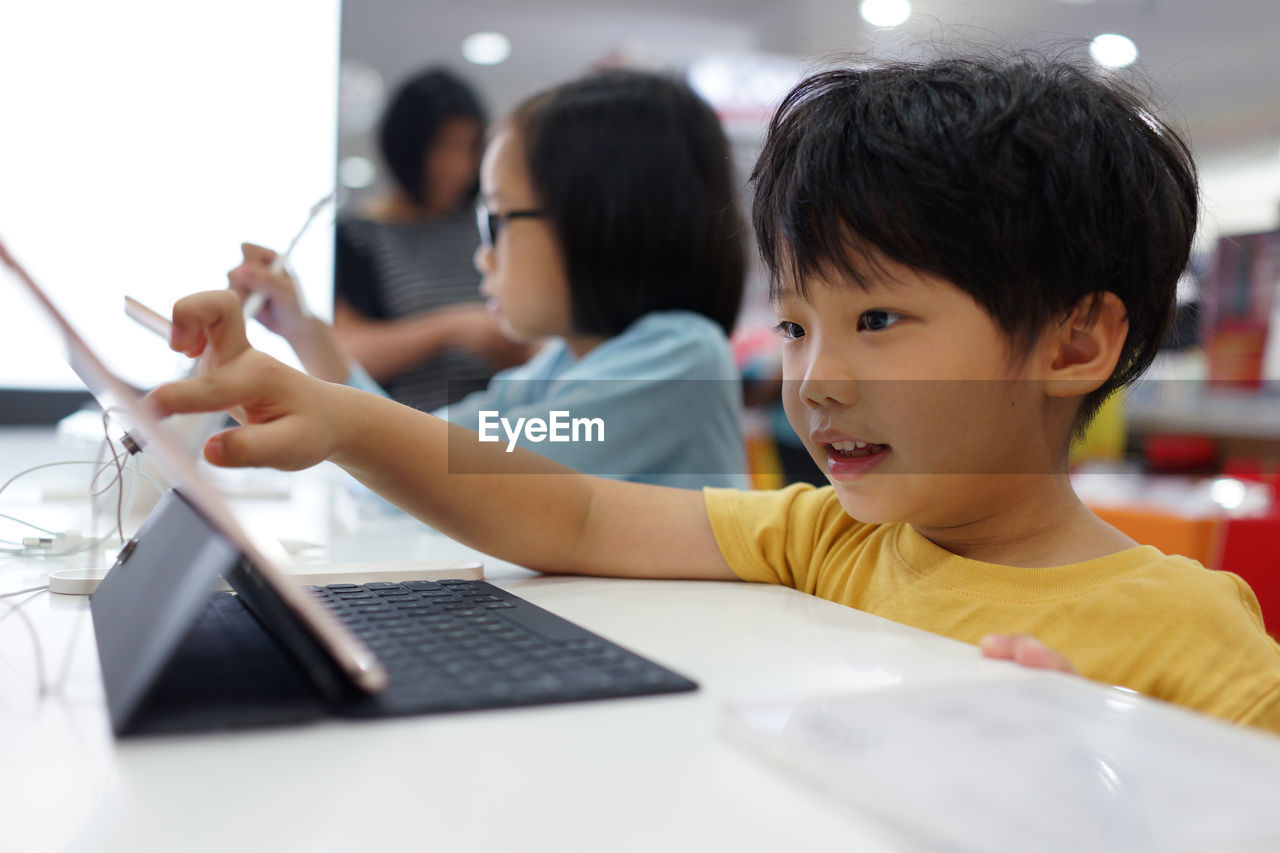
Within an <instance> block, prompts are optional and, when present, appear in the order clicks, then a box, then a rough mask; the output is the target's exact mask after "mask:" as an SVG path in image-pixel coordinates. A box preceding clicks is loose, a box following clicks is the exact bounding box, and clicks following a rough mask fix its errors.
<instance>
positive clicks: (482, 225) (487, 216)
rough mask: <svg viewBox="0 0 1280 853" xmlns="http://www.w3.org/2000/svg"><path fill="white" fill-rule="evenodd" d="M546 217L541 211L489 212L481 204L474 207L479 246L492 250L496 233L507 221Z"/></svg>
mask: <svg viewBox="0 0 1280 853" xmlns="http://www.w3.org/2000/svg"><path fill="white" fill-rule="evenodd" d="M541 216H546V212H545V211H542V210H504V211H502V212H501V213H499V212H498V211H495V210H490V209H489V208H488V207H486V206H484V205H483V204H478V205H476V228H478V229H479V230H480V245H481V246H484V247H485V248H486V249H492V248H493V247H494V244H495V243H497V242H498V232H499V231H501V230H502V223H503V222H506V221H507V220H508V219H537V218H538V217H541Z"/></svg>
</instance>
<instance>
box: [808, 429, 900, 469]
mask: <svg viewBox="0 0 1280 853" xmlns="http://www.w3.org/2000/svg"><path fill="white" fill-rule="evenodd" d="M810 439H811V441H812V443H813V445H814V446H817V447H821V448H822V449H823V450H825V451H826V454H827V461H826V466H825V468H824V470H826V472H827V473H828V474H829V475H830V476H831V479H833V480H855V479H857V478H858V477H861V476H862V475H863V474H866V473H868V472H869V471H871V470H872V469H873V468H875V466H876V465H877V464H878V463H879V462H880V461H881V460H883V459H884V458H885V457H886V456H887V455H888V454H889V452H890V450H891V449H892V448H890V447H889V445H887V444H879V443H876V442H872V441H863V440H861V439H857V438H850V437H849V436H846V435H845V434H843V433H841V432H838V431H836V430H827V429H823V430H818V431H817V432H814V433H813V434H812V435H810Z"/></svg>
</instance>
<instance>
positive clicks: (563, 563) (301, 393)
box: [150, 291, 736, 580]
mask: <svg viewBox="0 0 1280 853" xmlns="http://www.w3.org/2000/svg"><path fill="white" fill-rule="evenodd" d="M239 308H240V305H239V300H238V299H237V298H236V297H235V296H234V295H233V294H231V293H229V292H226V291H222V292H213V293H201V294H197V295H195V296H191V297H187V298H186V299H183V300H181V301H179V302H178V304H177V305H176V306H174V312H173V322H174V331H173V338H172V340H171V345H172V346H173V348H174V349H176V350H178V351H180V352H184V353H186V354H187V355H190V356H192V357H195V356H199V355H201V354H203V353H205V351H206V350H209V352H208V354H206V356H205V360H206V362H207V363H208V365H209V367H210V368H211V369H209V370H207V371H205V373H204V375H202V376H200V377H197V378H193V379H188V380H185V381H182V382H175V383H172V384H169V385H164V386H161V387H160V388H157V389H156V390H155V391H153V392H152V393H151V396H150V399H151V401H152V404H153V406H154V407H155V409H156V411H157V413H158V414H161V415H167V414H174V413H179V412H196V411H216V410H220V409H228V408H231V407H234V406H239V407H240V408H241V409H243V412H244V417H245V422H244V425H243V426H241V427H238V428H234V429H231V430H227V431H225V432H222V433H219V434H218V435H215V436H213V437H212V438H211V439H210V440H209V442H208V443H207V444H206V446H205V456H206V458H207V459H208V460H209V461H210V462H212V463H213V464H215V465H226V466H246V465H260V466H269V467H275V468H281V469H285V470H296V469H300V468H305V467H308V466H310V465H314V464H316V463H318V462H321V461H324V460H326V459H328V460H331V461H333V462H335V463H336V464H338V465H340V466H341V467H342V468H344V469H345V470H347V471H348V472H350V473H351V474H352V476H354V477H356V479H358V480H360V481H361V482H362V483H364V484H365V485H367V486H368V487H370V488H371V489H373V490H374V491H376V492H378V493H379V494H381V495H382V496H384V497H386V498H387V499H388V500H390V501H392V502H393V503H395V504H397V505H399V506H400V507H401V508H403V509H405V510H406V511H408V512H410V513H412V514H413V515H415V516H417V517H418V518H421V519H422V520H424V521H426V522H427V523H429V524H431V525H432V526H433V527H435V528H437V529H438V530H441V531H442V532H444V533H446V534H448V535H449V536H451V537H453V538H455V539H458V540H459V541H461V542H464V543H466V544H468V545H471V546H472V547H475V548H477V549H479V550H482V551H484V552H486V553H489V554H492V555H494V556H496V557H499V558H501V559H505V560H510V561H512V562H515V563H519V564H520V565H523V566H527V567H529V568H531V569H537V570H540V571H547V572H565V573H573V574H596V575H616V576H626V577H663V578H702V579H725V580H728V579H733V578H735V577H736V575H735V574H734V573H733V571H732V570H731V569H730V568H729V566H728V564H727V563H726V562H725V560H724V558H723V557H722V556H721V554H720V550H719V548H718V547H717V546H716V542H715V537H714V535H713V534H712V532H711V524H710V521H709V520H708V518H707V513H706V509H705V506H704V504H703V498H702V494H701V493H700V492H697V491H693V490H686V489H670V488H663V487H658V486H645V485H639V484H636V483H624V482H618V481H613V480H604V479H599V478H596V477H588V476H586V475H583V474H579V473H576V472H574V471H572V470H571V469H569V468H566V467H564V466H562V465H558V464H556V463H554V462H551V461H549V460H546V459H543V458H542V457H540V456H538V455H536V454H534V453H530V452H527V451H523V450H520V449H517V450H516V451H515V452H514V453H507V452H506V446H505V443H503V442H495V443H480V442H479V441H478V440H477V435H476V433H474V432H471V431H469V430H466V429H464V428H462V427H458V426H453V425H450V424H448V423H446V422H445V421H442V420H440V419H438V418H435V417H433V416H431V415H428V414H425V413H423V412H419V411H416V410H414V409H410V408H408V407H406V406H401V405H399V404H396V403H393V402H392V401H390V400H386V399H382V398H379V397H375V396H372V395H369V394H365V393H362V392H359V391H355V390H353V389H350V388H345V387H342V386H339V385H332V384H328V383H324V382H320V381H318V380H315V379H313V378H312V377H309V376H307V375H306V374H303V373H299V372H298V371H295V370H292V369H290V368H288V367H286V366H285V365H282V364H280V363H279V362H277V361H275V360H274V359H271V358H270V357H268V356H266V355H263V354H262V353H260V352H258V351H256V350H254V349H252V348H251V347H250V346H249V344H248V341H247V339H246V338H245V334H244V320H243V317H242V316H241V314H240V310H239ZM451 470H452V471H453V472H454V473H450V471H451ZM459 472H468V473H459ZM480 472H482V473H480Z"/></svg>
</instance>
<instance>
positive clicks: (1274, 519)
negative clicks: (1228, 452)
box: [1212, 459, 1280, 639]
mask: <svg viewBox="0 0 1280 853" xmlns="http://www.w3.org/2000/svg"><path fill="white" fill-rule="evenodd" d="M1222 469H1223V470H1222V472H1223V473H1224V474H1226V475H1227V476H1228V477H1235V478H1236V479H1238V480H1250V481H1253V482H1255V483H1265V484H1267V485H1269V486H1271V494H1272V500H1271V507H1270V509H1269V510H1268V511H1267V514H1266V515H1263V516H1257V517H1254V518H1224V519H1223V520H1222V521H1221V523H1220V526H1219V528H1218V536H1217V542H1218V546H1217V549H1216V553H1215V554H1214V559H1213V563H1212V566H1213V568H1215V569H1223V570H1225V571H1228V572H1234V573H1235V574H1237V575H1239V576H1240V577H1242V578H1244V580H1245V582H1246V583H1247V584H1249V586H1250V587H1252V588H1253V594H1254V595H1256V596H1257V597H1258V606H1259V607H1261V608H1262V618H1263V621H1264V622H1265V623H1266V625H1267V632H1268V633H1270V634H1271V636H1273V637H1275V638H1277V639H1280V499H1277V496H1280V472H1277V471H1276V470H1274V469H1272V470H1266V469H1264V467H1263V465H1262V463H1261V462H1259V461H1258V460H1256V459H1228V460H1227V461H1226V462H1225V463H1224V464H1223V466H1222Z"/></svg>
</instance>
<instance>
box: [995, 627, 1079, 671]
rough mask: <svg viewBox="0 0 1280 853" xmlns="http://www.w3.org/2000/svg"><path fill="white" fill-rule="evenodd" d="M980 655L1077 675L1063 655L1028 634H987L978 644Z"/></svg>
mask: <svg viewBox="0 0 1280 853" xmlns="http://www.w3.org/2000/svg"><path fill="white" fill-rule="evenodd" d="M978 646H979V648H981V649H982V656H983V657H988V658H994V659H996V660H1011V661H1013V662H1014V663H1017V664H1020V665H1022V666H1026V667H1030V668H1032V669H1054V670H1057V671H1058V672H1065V673H1069V674H1070V675H1079V673H1077V672H1076V668H1075V667H1074V666H1072V665H1071V661H1069V660H1067V658H1066V657H1065V656H1064V655H1061V654H1059V653H1058V652H1055V651H1054V650H1053V649H1051V648H1049V647H1048V646H1046V645H1045V644H1044V643H1042V642H1040V641H1039V640H1037V639H1036V638H1035V637H1033V636H1031V635H1030V634H988V635H987V636H985V637H983V638H982V642H981V643H979V644H978Z"/></svg>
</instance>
